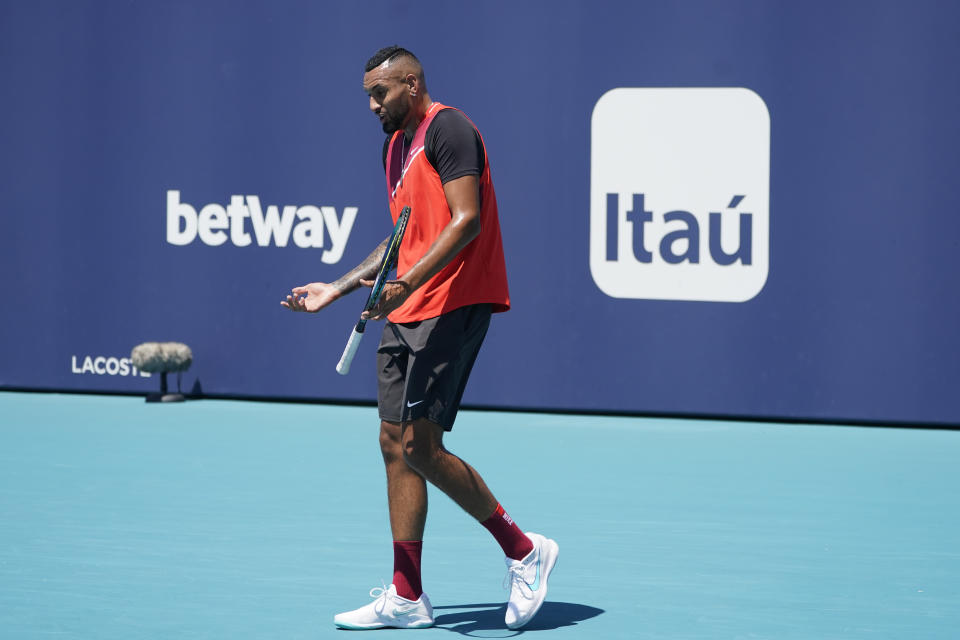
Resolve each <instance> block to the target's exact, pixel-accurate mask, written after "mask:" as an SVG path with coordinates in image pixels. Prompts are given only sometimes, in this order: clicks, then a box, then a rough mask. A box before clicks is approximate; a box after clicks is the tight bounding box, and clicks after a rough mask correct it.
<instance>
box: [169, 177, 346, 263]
mask: <svg viewBox="0 0 960 640" xmlns="http://www.w3.org/2000/svg"><path fill="white" fill-rule="evenodd" d="M356 219H357V207H344V208H343V214H342V215H340V216H337V210H336V208H335V207H315V206H313V205H303V206H296V205H286V206H284V207H282V208H281V207H279V206H277V205H274V204H272V205H269V206H267V207H266V210H264V208H263V206H262V205H261V204H260V198H259V197H258V196H246V198H244V196H230V204H228V205H227V206H226V207H224V206H223V205H220V204H216V203H212V204H208V205H205V206H204V207H202V208H201V209H200V211H199V213H198V212H197V210H196V209H195V208H194V207H193V206H192V205H190V204H187V203H186V202H181V201H180V192H179V191H167V242H168V243H170V244H172V245H177V246H183V245H188V244H190V243H192V242H194V241H195V240H197V239H198V238H199V240H200V242H202V243H203V244H205V245H208V246H211V247H219V246H220V245H222V244H224V243H226V242H227V241H228V240H229V241H230V242H231V243H232V244H233V245H234V246H237V247H246V246H249V245H251V244H252V243H253V241H254V240H256V242H257V246H260V247H269V246H276V247H285V246H287V245H288V244H289V243H290V241H291V240H292V241H293V244H294V245H296V246H298V247H301V248H304V249H325V251H324V252H323V255H322V256H321V257H320V259H321V260H322V261H323V262H324V263H326V264H335V263H337V262H339V261H340V258H342V257H343V250H344V249H345V248H346V246H347V239H348V238H349V237H350V230H351V229H352V228H353V223H354V221H355V220H356ZM248 220H249V225H248V224H247V222H248ZM248 229H249V230H251V231H253V234H252V235H251V234H250V231H248ZM326 240H329V242H326V243H325V241H326Z"/></svg>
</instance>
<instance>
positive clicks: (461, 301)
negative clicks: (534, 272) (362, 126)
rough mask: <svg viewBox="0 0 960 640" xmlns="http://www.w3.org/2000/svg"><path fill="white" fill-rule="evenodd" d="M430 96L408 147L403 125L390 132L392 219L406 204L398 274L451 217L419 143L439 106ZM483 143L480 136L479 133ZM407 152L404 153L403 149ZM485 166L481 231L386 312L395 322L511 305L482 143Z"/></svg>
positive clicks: (498, 309) (503, 308) (388, 172)
mask: <svg viewBox="0 0 960 640" xmlns="http://www.w3.org/2000/svg"><path fill="white" fill-rule="evenodd" d="M450 108H452V107H446V106H444V105H442V104H440V103H439V102H434V103H433V104H432V105H431V106H430V109H429V110H428V111H427V115H426V117H425V118H424V119H423V121H422V122H421V123H420V125H419V126H418V127H417V131H416V133H415V134H414V136H413V140H412V141H411V142H410V146H409V151H406V147H407V145H406V144H405V142H404V137H403V131H402V130H400V131H397V132H395V133H394V134H393V137H392V138H391V140H390V144H389V146H388V148H387V167H386V175H387V194H388V197H389V201H390V214H391V216H392V217H393V221H394V223H396V221H397V217H398V216H399V215H400V211H401V210H402V209H403V207H405V206H409V207H410V220H409V221H408V222H407V231H406V234H405V235H404V237H403V243H402V244H401V245H400V256H399V258H398V260H397V275H398V277H402V276H403V274H404V273H406V272H407V271H408V270H409V269H410V268H411V267H412V266H413V265H415V264H416V263H417V261H418V260H420V258H422V257H423V256H424V254H426V252H427V250H428V249H429V248H430V247H431V246H432V245H433V243H434V241H436V239H437V236H439V235H440V232H441V231H442V230H443V229H444V227H446V226H447V224H449V222H450V219H451V215H452V214H451V213H450V207H449V206H448V205H447V198H446V196H445V195H444V193H443V184H442V183H441V182H440V175H439V174H438V173H437V171H436V169H434V167H433V165H431V164H430V161H429V160H427V157H426V154H425V153H424V149H423V145H424V139H425V137H426V134H427V129H428V128H429V127H430V123H431V122H433V118H434V117H435V116H436V115H437V114H438V113H440V111H442V110H443V109H450ZM480 142H481V144H483V138H482V136H481V139H480ZM404 152H406V153H404ZM483 155H484V163H483V172H482V173H481V174H480V235H478V236H477V237H476V238H474V239H473V241H472V242H470V244H468V245H467V246H466V247H464V248H463V249H462V250H461V251H460V253H458V254H457V255H456V256H454V258H453V259H452V260H451V261H450V263H449V264H447V266H445V267H444V268H443V269H441V270H440V272H439V273H437V274H436V275H434V276H433V277H432V278H430V279H429V280H427V281H426V282H425V283H424V284H423V285H422V286H421V287H420V288H419V289H417V290H416V291H414V292H413V293H412V294H410V297H409V298H408V299H407V300H406V302H404V303H403V305H402V306H401V307H400V308H398V309H397V310H395V311H394V312H393V313H391V314H390V316H389V319H390V321H391V322H394V323H401V322H416V321H419V320H426V319H428V318H435V317H437V316H439V315H441V314H444V313H447V312H448V311H453V310H454V309H457V308H460V307H464V306H467V305H471V304H480V303H489V304H491V305H492V307H493V311H494V312H495V313H496V312H501V311H506V310H508V309H509V308H510V294H509V291H508V289H507V269H506V264H505V262H504V258H503V242H502V240H501V237H500V219H499V217H498V214H497V197H496V194H495V193H494V191H493V182H492V181H491V179H490V162H489V159H488V158H487V152H486V146H484V154H483Z"/></svg>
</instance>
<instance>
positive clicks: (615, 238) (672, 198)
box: [590, 88, 770, 302]
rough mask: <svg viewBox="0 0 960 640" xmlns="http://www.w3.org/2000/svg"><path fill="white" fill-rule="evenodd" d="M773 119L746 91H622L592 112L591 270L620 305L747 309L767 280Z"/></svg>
mask: <svg viewBox="0 0 960 640" xmlns="http://www.w3.org/2000/svg"><path fill="white" fill-rule="evenodd" d="M769 190H770V114H769V112H768V111H767V106H766V104H765V103H764V101H763V99H762V98H760V96H758V95H757V94H756V93H754V92H753V91H751V90H749V89H743V88H666V89H634V88H620V89H613V90H611V91H608V92H607V93H605V94H604V95H603V96H601V97H600V99H599V100H598V101H597V104H596V105H595V106H594V108H593V117H592V121H591V154H590V272H591V274H592V275H593V279H594V282H596V284H597V286H598V287H599V288H600V289H601V290H602V291H603V292H604V293H606V294H607V295H609V296H613V297H616V298H640V299H653V300H699V301H710V302H745V301H747V300H750V299H751V298H753V297H754V296H756V295H757V294H758V293H759V292H760V290H761V289H763V286H764V283H765V282H766V280H767V273H768V269H769V255H770V249H769V238H770V211H769V200H770V195H769Z"/></svg>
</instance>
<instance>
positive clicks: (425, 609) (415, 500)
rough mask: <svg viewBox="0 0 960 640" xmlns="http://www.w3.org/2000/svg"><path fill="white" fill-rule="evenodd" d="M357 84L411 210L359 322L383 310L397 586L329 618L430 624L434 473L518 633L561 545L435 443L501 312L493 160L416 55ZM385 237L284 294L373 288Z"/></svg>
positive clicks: (370, 65) (292, 303) (395, 211)
mask: <svg viewBox="0 0 960 640" xmlns="http://www.w3.org/2000/svg"><path fill="white" fill-rule="evenodd" d="M365 71H366V72H365V74H364V76H363V88H364V91H366V93H367V94H368V95H369V97H370V110H371V111H373V113H374V114H375V115H376V116H377V117H378V118H379V119H380V124H381V125H382V126H383V131H384V132H385V133H386V134H388V135H387V139H386V140H385V142H384V149H383V158H384V168H385V170H386V183H387V195H388V199H389V202H390V211H391V214H392V216H393V219H394V221H396V219H397V216H398V215H399V213H400V211H401V209H402V208H403V207H404V206H408V205H409V206H410V207H411V210H412V212H411V215H410V220H409V223H408V226H407V231H406V236H405V238H404V241H403V244H402V245H401V248H400V255H399V258H398V265H397V274H398V276H399V277H398V279H397V280H392V281H388V282H387V284H386V285H385V286H384V288H383V293H382V295H381V297H380V300H379V302H378V303H377V304H376V305H375V306H374V307H373V308H372V309H370V310H369V311H366V312H364V317H368V318H371V319H374V320H380V319H384V318H386V319H387V322H386V323H385V326H384V329H383V335H382V338H381V341H380V346H379V347H378V349H377V371H378V393H377V400H378V407H379V412H380V449H381V452H382V453H383V461H384V464H385V465H386V470H387V496H388V503H389V508H390V528H391V531H392V534H393V540H394V542H393V557H394V572H393V583H392V584H391V585H390V586H389V587H387V588H386V589H379V588H375V589H373V590H372V591H371V592H370V595H371V596H372V597H374V598H375V599H374V601H373V602H371V603H369V604H367V605H366V606H363V607H360V608H359V609H356V610H354V611H348V612H346V613H341V614H339V615H337V616H336V617H335V618H334V623H335V624H336V626H338V627H341V628H345V629H380V628H383V627H393V628H400V629H416V628H423V627H429V626H432V625H433V623H434V617H433V608H432V607H431V605H430V600H429V598H428V597H427V594H426V593H424V592H423V587H422V585H421V579H420V558H421V551H422V549H423V529H424V524H425V522H426V516H427V486H426V482H430V483H432V484H433V485H435V486H436V487H438V488H439V489H441V490H442V491H443V492H444V493H446V494H447V495H448V496H450V498H451V499H453V500H454V501H455V502H456V503H457V504H458V505H460V507H462V508H463V509H464V510H465V511H466V512H467V513H469V514H470V515H471V516H473V517H474V518H476V519H477V521H478V522H480V524H482V525H483V526H484V527H486V528H487V530H489V531H490V533H491V534H493V537H494V538H495V539H496V540H497V542H498V543H499V544H500V546H501V547H502V549H503V552H504V553H505V554H506V564H507V577H508V579H509V584H510V596H509V601H508V603H507V612H506V620H505V622H506V625H507V627H509V628H511V629H519V628H521V627H523V626H524V625H526V624H527V623H528V622H530V620H531V619H532V618H533V617H534V616H535V615H536V613H537V611H539V609H540V607H541V605H542V604H543V601H544V598H545V597H546V595H547V580H548V578H549V577H550V572H551V571H552V570H553V567H554V565H555V564H556V561H557V555H558V553H559V547H558V546H557V543H556V542H554V541H553V540H550V539H549V538H546V537H544V536H542V535H539V534H536V533H524V532H523V531H522V530H521V529H520V528H519V527H518V526H517V525H516V524H515V523H514V521H513V519H511V518H510V516H509V515H507V513H506V512H505V511H504V509H503V507H502V506H501V505H500V504H499V503H498V502H497V500H496V498H494V497H493V494H492V493H491V492H490V489H488V488H487V485H486V484H485V483H484V481H483V478H481V477H480V474H479V473H477V471H476V470H475V469H474V468H473V467H471V466H470V465H469V464H467V463H466V462H464V461H463V460H462V459H461V458H459V457H457V456H455V455H453V454H452V453H450V452H449V451H448V450H447V449H446V448H445V447H444V443H443V436H444V433H445V432H449V431H450V430H451V429H452V428H453V423H454V420H455V419H456V416H457V411H458V409H459V407H460V400H461V398H462V396H463V391H464V388H465V387H466V384H467V378H468V377H469V375H470V370H471V369H472V367H473V364H474V361H475V360H476V357H477V353H478V351H479V349H480V345H481V344H482V343H483V339H484V336H485V335H486V332H487V328H488V326H489V324H490V316H491V314H492V313H499V312H503V311H507V310H508V309H509V308H510V297H509V294H508V291H507V276H506V266H505V263H504V257H503V246H502V243H501V239H500V223H499V219H498V215H497V200H496V196H495V195H494V190H493V182H492V181H491V178H490V163H489V161H488V158H487V153H486V149H485V147H484V144H483V140H482V138H481V137H480V133H479V132H478V131H477V129H476V127H474V125H473V123H472V122H471V121H470V120H469V119H468V118H467V117H466V116H465V115H464V114H463V113H462V112H461V111H459V110H457V109H454V108H451V107H447V106H444V105H442V104H440V103H439V102H434V101H433V100H431V98H430V95H429V93H427V84H426V81H425V78H424V73H423V68H422V66H421V65H420V62H419V60H417V58H416V56H414V55H413V54H412V53H410V52H409V51H407V50H406V49H402V48H400V47H396V46H394V47H386V48H384V49H381V50H380V51H378V52H377V53H375V54H374V56H373V57H372V58H370V60H369V61H368V62H367V65H366V69H365ZM385 247H386V241H384V242H383V243H382V244H381V245H380V246H379V247H378V248H377V249H376V250H374V251H373V253H371V254H370V256H369V257H368V258H367V259H366V260H365V261H364V262H363V263H361V264H360V265H358V266H357V267H356V268H354V269H353V270H351V271H350V272H349V273H347V274H346V275H344V276H343V277H342V278H340V279H339V280H337V281H336V282H334V283H331V284H327V283H322V282H315V283H312V284H308V285H304V286H302V287H295V288H294V289H292V293H291V295H288V296H287V298H286V300H285V301H283V302H281V304H283V305H284V306H286V307H287V308H289V309H291V310H293V311H308V312H316V311H319V310H320V309H323V308H324V307H326V306H327V305H329V304H330V303H331V302H333V301H334V300H336V299H338V298H340V297H341V296H343V295H345V294H347V293H349V292H351V291H353V290H355V289H358V288H359V287H360V286H361V285H365V286H371V285H372V280H371V279H372V278H373V276H374V275H375V274H376V272H377V267H378V266H379V263H380V259H381V257H382V256H383V253H384V249H385Z"/></svg>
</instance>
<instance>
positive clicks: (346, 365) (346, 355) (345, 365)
mask: <svg viewBox="0 0 960 640" xmlns="http://www.w3.org/2000/svg"><path fill="white" fill-rule="evenodd" d="M362 337H363V333H362V332H360V331H357V330H356V328H354V330H353V333H351V334H350V339H349V340H347V346H346V347H344V349H343V355H342V356H341V357H340V362H338V363H337V373H339V374H340V375H342V376H345V375H347V374H348V373H350V363H351V362H353V356H355V355H357V348H358V347H359V346H360V339H361V338H362Z"/></svg>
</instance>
